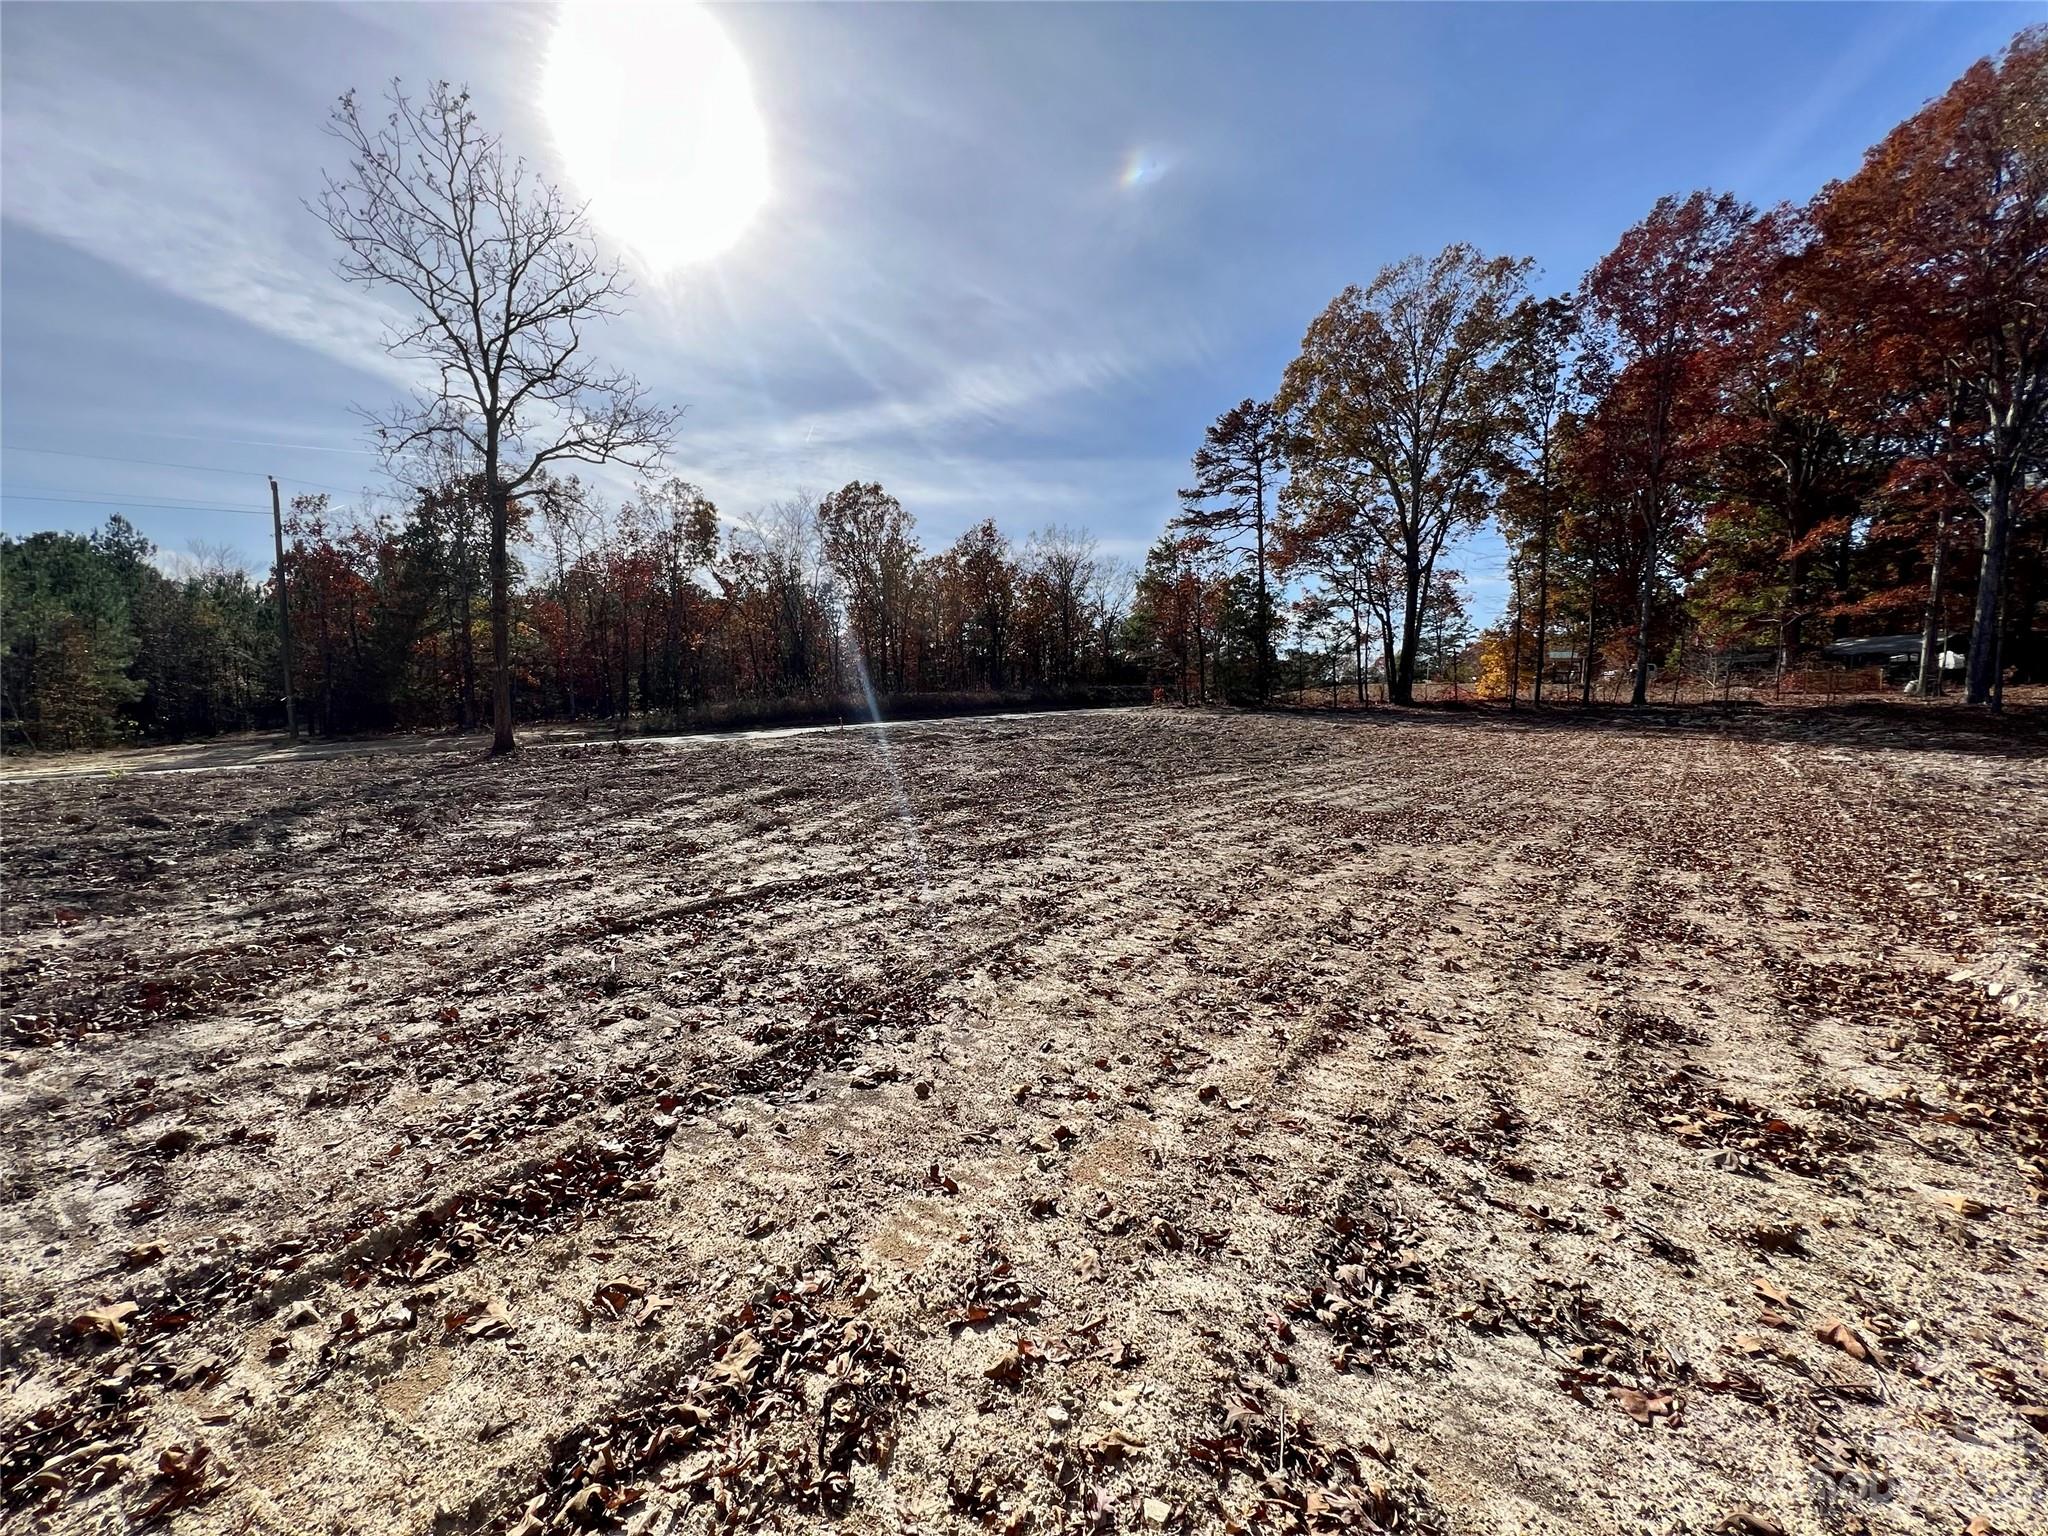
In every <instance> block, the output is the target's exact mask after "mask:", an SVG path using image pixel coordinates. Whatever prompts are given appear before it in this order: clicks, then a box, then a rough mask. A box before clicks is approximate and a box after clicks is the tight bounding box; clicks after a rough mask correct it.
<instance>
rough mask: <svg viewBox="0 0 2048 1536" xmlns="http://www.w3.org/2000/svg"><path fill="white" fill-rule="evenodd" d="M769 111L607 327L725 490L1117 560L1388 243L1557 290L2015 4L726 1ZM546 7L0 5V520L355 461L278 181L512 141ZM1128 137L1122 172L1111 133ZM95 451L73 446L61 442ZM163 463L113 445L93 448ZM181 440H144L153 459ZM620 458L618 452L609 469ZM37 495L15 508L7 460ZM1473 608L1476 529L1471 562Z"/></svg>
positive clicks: (1481, 578) (194, 495)
mask: <svg viewBox="0 0 2048 1536" xmlns="http://www.w3.org/2000/svg"><path fill="white" fill-rule="evenodd" d="M714 14H715V15H716V17H717V19H718V21H719V23H720V25H721V26H722V27H723V28H724V30H725V32H726V34H727V36H728V37H729V38H730V39H731V40H732V42H733V44H734V45H735V46H736V47H737V48H738V50H739V52H740V53H741V54H742V55H743V56H744V58H745V59H746V61H747V66H748V69H749V71H750V73H751V76H752V82H753V89H754V95H755V98H756V102H757V104H758V107H759V110H760V113H761V116H762V118H763V120H764V122H765V126H766V130H767V136H768V155H769V166H770V172H769V175H770V184H771V191H770V195H769V200H768V202H767V205H766V206H765V208H764V209H763V211H762V212H761V214H760V215H759V216H758V217H757V218H756V219H755V220H754V221H753V223H752V224H751V225H750V226H749V228H748V229H747V231H746V233H745V234H744V235H743V236H742V237H741V238H740V240H739V241H738V242H737V243H736V244H735V245H733V246H732V247H731V248H730V249H729V250H727V251H726V252H725V253H724V254H723V255H721V256H718V257H715V258H712V259H711V260H710V261H708V262H705V263H703V264H701V265H698V266H694V267H687V268H683V269H680V270H677V271H671V272H643V273H642V274H641V275H640V277H639V279H638V287H639V293H638V297H637V298H636V300H635V302H634V305H633V308H632V312H631V314H630V315H629V316H628V317H626V318H625V319H623V320H621V321H618V322H615V323H614V324H612V325H611V326H610V327H609V329H608V331H607V332H606V333H605V335H604V336H603V338H602V347H603V352H604V355H605V356H606V357H607V358H608V359H610V360H616V361H617V362H619V363H620V364H622V365H624V366H626V367H629V368H631V369H633V370H634V371H635V372H637V373H638V374H639V375H640V377H641V378H642V379H643V380H644V381H645V382H646V383H647V384H648V385H649V386H650V387H651V389H652V390H653V392H654V393H655V395H656V396H657V397H658V398H659V399H661V400H664V401H668V402H673V403H675V404H679V405H683V406H686V407H687V414H686V416H685V418H684V422H683V427H682V430H681V433H680V435H679V437H678V439H677V444H676V451H675V454H674V456H673V465H674V468H675V469H676V471H677V472H679V473H681V474H683V475H685V476H687V477H688V478H691V479H694V480H697V481H698V482H700V483H701V484H703V485H704V486H705V487H706V489H707V490H709V491H710V493H711V494H712V495H713V497H714V498H715V499H716V500H717V501H718V503H719V505H720V506H721V508H722V509H724V510H725V511H726V512H727V513H728V514H731V515H734V516H738V517H742V518H744V517H746V516H748V515H749V514H750V513H751V512H753V511H754V510H755V509H757V508H758V507H760V506H761V505H762V504H763V503H764V502H766V501H768V500H771V499H773V498H775V497H778V496H782V495H786V494H788V493H790V492H792V491H794V490H797V489H799V488H809V489H813V490H819V491H823V490H829V489H832V488H834V487H836V486H838V485H840V484H843V483H845V482H846V481H848V480H850V479H854V478H856V477H857V478H861V479H879V480H880V481H881V482H882V483H883V484H884V485H886V486H887V487H888V488H889V489H891V490H892V491H894V492H896V493H897V495H898V496H899V497H900V498H901V499H902V500H903V502H904V504H905V505H906V506H907V507H908V508H909V509H910V510H911V511H912V512H913V513H914V514H915V515H916V517H917V519H918V522H919V525H920V528H921V530H922V531H923V533H924V535H925V538H926V541H927V543H928V544H938V543H941V542H943V541H945V540H948V539H950V538H951V537H952V536H953V535H954V534H955V533H957V532H958V531H959V530H960V529H962V528H963V527H965V526H967V525H968V524H969V523H971V522H973V521H975V520H977V519H979V518H981V517H984V516H991V515H992V516H994V517H995V518H996V519H997V520H998V521H999V522H1000V523H1001V524H1002V525H1003V526H1004V527H1005V528H1006V529H1007V530H1009V531H1011V532H1012V533H1014V534H1020V535H1021V534H1023V533H1025V532H1027V531H1028V530H1030V529H1032V528H1035V527H1039V526H1042V525H1044V524H1046V523H1048V522H1062V523H1069V524H1082V525H1086V526H1087V527H1089V528H1090V529H1091V530H1093V531H1094V532H1095V533H1096V534H1097V535H1098V537H1100V538H1101V539H1102V541H1103V543H1104V546H1105V548H1106V550H1108V551H1109V552H1111V553H1114V554H1118V555H1122V556H1124V557H1126V558H1133V559H1135V558H1137V557H1138V556H1139V555H1141V553H1142V551H1143V548H1144V546H1145V545H1146V544H1147V543H1148V542H1149V541H1150V540H1151V538H1152V537H1153V536H1155V535H1156V533H1157V531H1158V529H1159V527H1160V525H1161V523H1162V521H1163V520H1164V519H1165V518H1166V517H1167V516H1168V515H1170V513H1171V512H1172V510H1173V492H1174V490H1175V488H1176V487H1177V486H1178V485H1179V484H1180V483H1181V482H1182V480H1183V479H1184V477H1185V474H1186V465H1187V459H1188V455H1189V453H1190V452H1191V451H1192V449H1193V448H1194V446H1195V444H1196V442H1197V440H1198V438H1199V435H1200V432H1201V429H1202V427H1203V425H1204V424H1205V423H1206V422H1208V421H1209V420H1211V419H1213V417H1214V416H1215V415H1216V413H1217V412H1218V411H1219V410H1221V409H1222V408H1223V407H1225V406H1227V405H1228V404H1230V403H1231V402H1233V401H1235V400H1237V399H1239V398H1241V397H1243V396H1244V395H1247V394H1264V393H1268V392H1270V391H1271V390H1272V389H1273V388H1274V387H1275V386H1276V385H1277V383H1278V380H1279V376H1280V372H1281V369H1282V368H1283V367H1284V366H1285V364H1286V362H1287V359H1288V358H1289V356H1290V355H1291V354H1292V352H1293V350H1294V348H1295V346H1296V345H1297V343H1298V342H1299V340H1300V337H1301V333H1302V331H1303V329H1304V328H1305V327H1306V325H1307V323H1308V322H1309V320H1310V319H1311V318H1312V317H1313V316H1314V315H1315V314H1316V313H1317V311H1319V310H1320V309H1321V308H1322V306H1323V305H1324V304H1326V303H1327V302H1328V301H1329V299H1330V298H1331V297H1332V296H1333V295H1334V294H1335V293H1336V292H1337V291H1338V290H1339V289H1341V288H1342V287H1343V285H1344V284H1345V283H1347V282H1354V281H1356V282H1364V281H1366V280H1368V279H1369V278H1370V277H1371V275H1372V273H1373V272H1374V271H1375V270H1376V269H1377V268H1378V267H1379V266H1380V265H1381V264H1382V263H1384V262H1387V261H1391V260H1396V259H1398V258H1400V257H1402V256H1404V255H1406V254H1408V253H1410V252H1414V251H1433V250H1435V249H1437V248H1439V247H1441V246H1442V245H1444V244H1445V243H1447V242H1449V241H1452V240H1460V239H1462V240H1468V241H1471V242H1473V243H1475V244H1477V245H1479V246H1480V247H1482V248H1483V249H1485V250H1487V251H1489V252H1505V253H1512V254H1517V255H1528V256H1533V257H1534V258H1536V260H1537V262H1538V263H1539V264H1540V266H1541V268H1542V271H1543V277H1542V279H1541V282H1542V284H1543V286H1545V287H1548V288H1564V287H1568V286H1570V285H1571V284H1572V283H1574V282H1575V281H1576V280H1577V277H1578V275H1579V273H1580V272H1581V271H1583V270H1584V268H1585V267H1586V266H1587V265H1588V264H1590V263H1591V262H1592V261H1593V260H1595V259H1596V258H1597V257H1598V256H1599V255H1600V254H1601V253H1602V252H1604V251H1605V250H1606V249H1607V248H1608V247H1609V246H1610V245H1611V244H1612V243H1613V241H1614V239H1615V237H1616V236H1617V235H1618V234H1619V233H1620V231H1621V230H1622V229H1623V228H1625V227H1626V226H1627V225H1629V224H1630V223H1632V222H1633V221H1634V220H1636V219H1637V218H1639V217H1640V216H1641V215H1642V214H1643V212H1644V211H1645V210H1646V209H1647V208H1648V206H1649V205H1650V203H1651V202H1652V201H1653V200H1654V199H1655V198H1656V197H1657V196H1658V195H1659V194H1661V193H1666V192H1673V193H1683V192H1685V191H1688V190H1690V189H1691V188H1693V187H1697V186H1711V187H1716V188H1726V189H1728V190H1731V191H1734V192H1736V193H1738V194H1740V195H1741V196H1743V197H1746V198H1748V199H1750V200H1752V201H1755V202H1758V203H1760V204H1761V203H1770V202H1774V201H1777V200H1780V199H1784V198H1803V197H1805V196H1807V195H1808V194H1810V193H1811V192H1812V191H1813V190H1815V189H1816V188H1817V187H1818V186H1819V185H1820V184H1821V183H1823V182H1824V181H1826V180H1827V179H1828V178H1830V177H1833V176H1839V175H1842V174H1845V173H1847V172H1849V171H1851V170H1853V169H1854V167H1855V165H1856V163H1857V161H1858V158H1859V156H1860V155H1861V153H1862V151H1863V149H1864V148H1865V147H1867V146H1868V145H1869V144H1871V143H1872V142H1874V141H1875V140H1876V139H1877V138H1879V137H1880V136H1881V135H1882V134H1883V133H1884V132H1885V131H1886V130H1887V129H1888V128H1889V127H1890V126H1891V125H1892V124H1893V123H1895V122H1897V121H1898V120H1899V119H1900V118H1901V117H1903V116H1905V115H1906V114H1908V113H1910V112H1911V111H1912V110H1914V109H1915V108H1916V107H1917V106H1919V105H1920V104H1921V103H1922V102H1923V101H1925V100H1926V99H1927V98H1928V97H1930V96H1932V95H1934V94H1936V93H1938V92H1939V91H1940V90H1941V89H1942V88H1943V87H1944V86H1945V85H1946V84H1947V83H1948V82H1949V81H1950V80H1951V79H1953V78H1954V77H1955V76H1956V75H1957V74H1958V73H1960V72H1961V71H1962V70H1963V69H1964V68H1965V67H1966V66H1967V65H1968V64H1969V63H1970V62H1971V61H1972V60H1973V59H1975V58H1977V57H1979V56H1981V55H1983V54H1985V53H1987V52H1990V51H1992V50H1994V49H1995V48H1996V47H1997V46H1998V45H1999V44H2000V43H2002V42H2003V41H2004V40H2005V39H2006V38H2007V37H2009V36H2010V35H2011V34H2012V33H2013V32H2014V31H2016V30H2017V29H2018V28H2019V27H2020V26H2022V25H2024V24H2026V23H2027V22H2029V21H2031V20H2036V19H2040V18H2041V17H2042V16H2043V15H2048V10H2044V9H2043V8H2042V7H2039V6H2025V7H2022V6H1994V5H1946V6H1914V5H1885V6H1860V5H1803V6H1785V7H1778V6H1769V5H1741V6H1706V5H1700V6H1677V5H1656V6H1635V7H1624V6H1594V7H1580V6H1543V5H1520V6H1492V5H1455V6H1453V5H1443V6H1420V5H1416V6H1362V5H1358V6H1316V7H1294V6H1280V5H1261V6H1224V5H1212V6H1187V5H1153V6H1143V7H1123V6H1071V7H1070V6H1052V5H1038V6H1028V7H1026V6H1006V5H990V6H957V7H950V8H937V7H924V6H909V5H903V6H886V7H881V6H877V7H866V6H851V5H849V6H832V7H813V6H803V5H781V6H747V7H719V8H717V9H716V10H715V12H714ZM554 20H555V13H554V9H553V8H552V7H548V6H493V5H482V4H474V5H459V6H425V5H405V6H400V5H373V6H343V5H320V4H294V5H277V6H272V5H229V6H188V5H180V4H155V5H142V6H112V5H92V4H29V3H9V4H7V5H6V6H5V7H4V9H0V33H4V35H0V71H4V78H0V349H4V356H0V428H4V445H5V446H4V451H0V496H4V500H0V524H4V526H5V528H6V529H7V530H8V531H11V532H17V533H18V532H25V531H28V530H30V529H34V528H43V527H59V528H89V527H94V526H97V525H98V524H99V523H100V522H101V521H103V520H104V518H105V516H106V515H107V513H108V511H109V510H112V509H110V508H109V507H106V506H102V505H95V504H93V503H94V502H96V501H122V502H155V503H160V504H161V505H159V506H155V507H145V506H130V507H124V508H123V509H122V510H125V511H127V512H128V513H129V514H130V515H131V516H132V517H133V518H134V520H135V521H136V523H137V524H138V525H139V526H140V527H142V528H143V529H144V530H145V531H146V532H147V533H149V534H150V535H151V536H152V537H154V538H155V539H156V540H157V541H158V542H159V544H161V545H163V546H164V547H166V548H167V549H171V550H182V549H184V548H186V547H188V546H189V545H190V544H192V543H193V542H194V541H203V542H208V543H214V544H227V545H231V546H233V547H234V548H235V549H236V550H238V551H239V552H240V553H241V554H242V555H243V557H244V558H245V559H246V560H247V561H248V562H249V563H251V564H252V565H264V564H267V562H268V558H269V555H268V539H269V528H268V524H267V519H259V518H257V517H255V516H249V515H243V514H244V511H245V510H246V511H248V512H254V511H259V510H262V509H264V508H266V507H267V499H266V498H267V495H268V492H267V490H266V488H265V486H264V482H263V479H262V475H263V474H264V473H265V472H270V473H275V474H276V475H278V476H279V478H280V479H281V480H282V481H284V483H285V490H286V493H287V494H288V495H289V494H291V493H293V492H295V491H300V490H307V489H314V488H326V489H332V490H336V491H339V492H344V493H345V492H349V491H352V490H355V489H357V488H364V487H370V488H374V487H377V486H379V485H380V484H381V483H382V482H381V479H380V477H379V474H378V471H377V465H376V461H375V460H374V459H373V458H372V457H371V456H369V455H368V454H366V453H364V452H362V451H361V450H362V449H363V446H364V442H363V437H362V432H361V428H360V426H359V424H358V423H357V421H356V420H355V418H353V417H352V416H351V414H350V407H351V405H366V406H376V405H380V404H383V403H386V402H387V401H388V400H390V399H391V398H394V397H395V396H396V395H397V394H398V393H399V392H401V391H402V389H403V387H404V385H405V382H406V379H407V377H408V372H407V368H406V366H405V365H403V364H400V363H398V362H395V361H393V360H392V359H390V358H389V357H387V356H386V355H385V354H384V353H383V351H382V349H381V347H380V345H379V338H380V334H381V327H382V324H383V323H384V319H385V312H384V311H383V310H381V309H380V307H379V302H378V301H377V300H376V299H374V298H373V297H371V296H368V295H365V294H363V293H361V292H360V291H357V290H353V289H350V288H348V287H346V286H344V285H343V284H342V283H341V282H340V280H339V279H338V278H336V277H335V276H334V274H333V266H332V263H333V252H332V250H331V249H330V248H329V243H328V237H327V236H326V234H325V232H324V231H323V230H322V229H321V228H320V227H319V225H318V224H317V223H316V221H315V220H314V219H313V217H312V216H311V215H310V214H308V213H307V212H306V211H305V209H304V208H303V206H302V200H303V199H306V198H308V197H310V196H312V195H313V194H314V193H315V192H316V191H317V189H318V186H319V175H320V171H321V168H322V167H323V166H335V165H337V163H338V160H339V154H338V150H339V146H337V145H335V144H334V143H333V142H332V141H331V140H329V139H328V138H326V137H325V136H324V135H323V133H322V131H321V129H322V125H323V122H324V120H325V116H326V113H327V110H328V109H329V107H330V106H331V104H332V102H333V99H334V98H335V97H336V96H337V95H338V94H339V93H340V92H341V91H343V90H345V89H347V88H349V87H351V86H354V87H359V88H362V89H364V90H366V91H374V90H375V89H376V88H377V86H378V85H379V83H380V82H382V81H385V80H387V79H389V78H390V77H392V76H394V75H397V76H402V77H404V78H406V79H407V80H408V81H415V82H418V81H424V80H426V79H429V78H431V77H436V76H438V77H442V78H447V79H451V80H455V81H459V82H467V83H468V85H469V86H470V88H471V90H472V92H473V94H474V96H475V98H476V101H477V104H478V106H479V109H480V111H481V112H482V114H483V116H484V118H485V120H486V122H487V123H488V124H489V125H491V126H493V127H495V128H497V129H499V130H500V131H502V132H503V133H504V134H505V136H506V138H507V139H508V141H509V142H510V143H511V144H512V145H513V146H514V147H516V148H517V149H518V150H520V151H521V152H523V153H525V154H526V155H527V156H529V158H531V159H532V160H534V161H535V162H536V163H538V164H539V165H540V166H541V167H542V168H543V169H545V170H547V171H548V172H549V173H550V174H552V175H555V176H556V177H558V178H559V179H563V180H565V181H569V182H570V185H571V187H572V189H573V186H574V183H573V180H571V179H570V178H569V177H567V176H566V175H565V174H564V173H563V171H562V169H561V168H560V167H559V166H557V165H556V164H555V163H554V156H555V149H554V141H553V137H552V135H551V133H550V131H549V126H548V124H547V123H546V122H545V121H544V120H543V115H542V112H541V109H540V107H539V105H538V102H539V99H540V94H541V93H540V89H539V82H540V73H541V67H542V65H541V61H542V58H543V56H544V54H545V50H546V43H547V39H548V36H549V32H550V29H551V27H552V26H553V25H554ZM1134 164H1135V165H1138V166H1141V167H1143V168H1144V174H1142V175H1140V176H1137V177H1132V176H1130V175H1128V174H1127V172H1128V170H1129V168H1130V167H1131V166H1133V165H1134ZM88 455H89V456H90V457H88ZM138 460H140V461H153V462H147V463H141V462H123V461H138ZM174 466H176V467H174ZM616 488H620V489H622V488H623V485H622V484H621V485H617V486H616ZM32 498H34V499H32ZM1461 558H1462V560H1463V563H1464V564H1465V566H1466V568H1467V569H1468V571H1469V572H1470V573H1471V574H1472V576H1473V578H1474V586H1475V593H1476V596H1477V598H1478V606H1479V608H1480V609H1481V611H1482V614H1484V613H1485V612H1487V611H1490V610H1491V609H1493V608H1495V607H1497V605H1498V601H1499V584H1498V581H1497V574H1498V563H1499V562H1498V553H1497V549H1496V548H1494V547H1493V546H1492V544H1491V542H1490V541H1488V540H1481V541H1479V542H1478V543H1477V544H1476V545H1475V546H1474V547H1472V548H1471V549H1469V550H1468V551H1466V552H1465V553H1464V554H1463V556H1462V557H1461Z"/></svg>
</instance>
